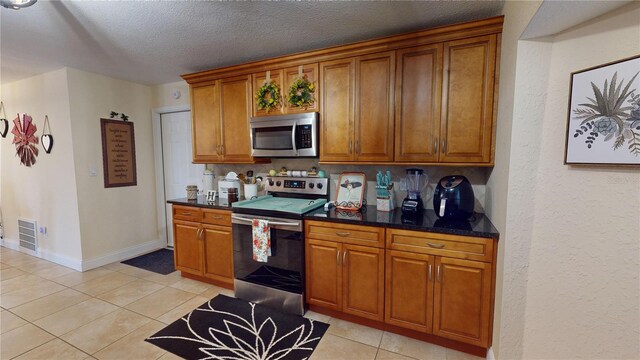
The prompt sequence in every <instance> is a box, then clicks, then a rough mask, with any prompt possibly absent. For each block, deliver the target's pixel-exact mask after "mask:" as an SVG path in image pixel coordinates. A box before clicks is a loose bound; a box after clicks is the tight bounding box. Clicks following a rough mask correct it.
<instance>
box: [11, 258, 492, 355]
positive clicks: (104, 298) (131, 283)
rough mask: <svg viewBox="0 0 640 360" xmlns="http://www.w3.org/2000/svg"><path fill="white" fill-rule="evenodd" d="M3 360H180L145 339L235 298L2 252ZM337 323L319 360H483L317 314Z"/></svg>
mask: <svg viewBox="0 0 640 360" xmlns="http://www.w3.org/2000/svg"><path fill="white" fill-rule="evenodd" d="M0 280H1V281H0V307H1V308H2V309H0V360H5V359H6V360H9V359H19V360H39V359H61V360H67V359H69V360H75V359H77V360H81V359H113V360H123V359H135V360H144V359H162V360H173V359H178V357H176V356H175V355H173V354H171V353H168V352H166V351H164V350H162V349H160V348H158V347H156V346H153V345H151V344H149V343H146V342H144V339H145V338H147V337H148V336H150V335H151V334H153V333H155V332H157V331H158V330H160V329H162V328H163V327H165V326H166V325H167V324H169V323H171V322H173V321H175V320H177V319H178V318H180V317H181V316H182V315H184V314H186V313H188V312H189V311H191V310H193V309H194V308H196V307H198V306H199V305H201V304H203V303H204V302H206V301H207V300H208V299H210V298H212V297H214V296H216V295H217V294H220V293H222V294H225V295H230V296H233V292H231V291H229V290H226V289H222V288H219V287H216V286H213V285H209V284H205V283H201V282H198V281H194V280H190V279H185V278H182V277H181V276H180V273H179V272H174V273H171V274H169V275H158V274H156V273H153V272H149V271H145V270H141V269H138V268H135V267H131V266H128V265H124V264H121V263H113V264H109V265H105V266H103V267H101V268H98V269H94V270H90V271H87V272H84V273H81V272H77V271H74V270H71V269H68V268H66V267H63V266H60V265H57V264H54V263H51V262H48V261H45V260H42V259H39V258H36V257H33V256H30V255H27V254H24V253H21V252H18V251H14V250H11V249H7V248H4V247H0ZM306 316H307V317H309V318H313V319H316V320H319V321H324V322H328V323H330V324H331V326H330V327H329V330H328V331H327V334H326V335H325V336H324V337H323V338H322V340H321V341H320V344H319V345H318V347H317V348H316V350H315V351H314V353H313V355H312V357H311V360H323V359H326V360H340V359H349V360H360V359H362V360H375V359H377V360H383V359H384V360H392V359H398V360H402V359H405V360H407V359H408V360H411V359H429V360H431V359H435V360H437V359H449V360H453V359H455V360H478V359H480V358H478V357H475V356H471V355H467V354H464V353H461V352H458V351H453V350H449V349H445V348H443V347H440V346H436V345H432V344H428V343H425V342H421V341H417V340H413V339H410V338H406V337H404V336H399V335H395V334H391V333H387V332H384V331H380V330H376V329H372V328H369V327H364V326H361V325H358V324H354V323H350V322H347V321H342V320H338V319H332V318H331V317H328V316H325V315H321V314H316V313H312V312H309V313H307V315H306Z"/></svg>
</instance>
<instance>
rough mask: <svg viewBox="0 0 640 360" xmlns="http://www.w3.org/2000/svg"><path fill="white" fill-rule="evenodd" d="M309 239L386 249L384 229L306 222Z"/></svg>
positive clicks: (306, 232)
mask: <svg viewBox="0 0 640 360" xmlns="http://www.w3.org/2000/svg"><path fill="white" fill-rule="evenodd" d="M305 228H306V230H305V234H306V236H307V237H308V238H313V239H319V240H328V241H335V242H339V243H345V244H355V245H364V246H373V247H379V248H383V247H384V228H382V227H375V226H361V225H347V224H340V223H332V222H324V221H306V222H305Z"/></svg>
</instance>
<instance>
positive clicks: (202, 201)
mask: <svg viewBox="0 0 640 360" xmlns="http://www.w3.org/2000/svg"><path fill="white" fill-rule="evenodd" d="M167 203H169V204H175V205H182V206H194V207H199V208H205V209H218V210H229V211H231V206H228V205H221V204H220V199H219V198H216V201H214V202H213V203H208V202H207V201H205V198H204V196H202V195H199V196H198V199H197V200H187V198H180V199H171V200H167Z"/></svg>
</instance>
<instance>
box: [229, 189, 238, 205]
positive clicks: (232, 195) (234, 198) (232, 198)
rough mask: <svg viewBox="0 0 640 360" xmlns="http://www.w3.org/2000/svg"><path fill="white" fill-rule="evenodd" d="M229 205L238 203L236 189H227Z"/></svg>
mask: <svg viewBox="0 0 640 360" xmlns="http://www.w3.org/2000/svg"><path fill="white" fill-rule="evenodd" d="M227 199H228V201H229V204H231V203H234V202H236V201H238V188H229V190H228V193H227Z"/></svg>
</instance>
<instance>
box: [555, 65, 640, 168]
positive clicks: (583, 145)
mask: <svg viewBox="0 0 640 360" xmlns="http://www.w3.org/2000/svg"><path fill="white" fill-rule="evenodd" d="M564 163H565V165H640V56H634V57H631V58H626V59H622V60H618V61H614V62H611V63H607V64H602V65H598V66H594V67H591V68H588V69H584V70H580V71H576V72H573V73H571V86H570V93H569V111H568V115H567V134H566V146H565V158H564Z"/></svg>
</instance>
